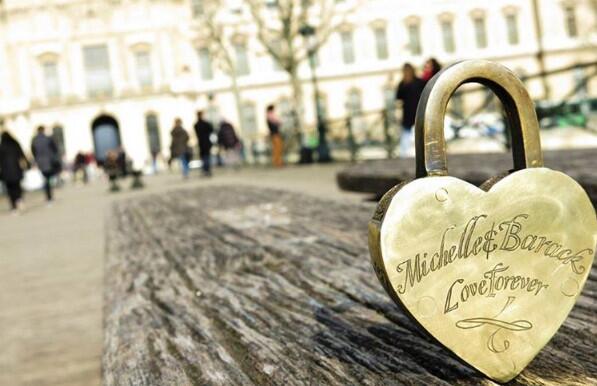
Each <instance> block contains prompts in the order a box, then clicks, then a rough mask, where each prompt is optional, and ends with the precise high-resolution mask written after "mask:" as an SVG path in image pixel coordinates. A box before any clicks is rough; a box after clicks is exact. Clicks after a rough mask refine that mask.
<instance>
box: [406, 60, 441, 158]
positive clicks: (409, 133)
mask: <svg viewBox="0 0 597 386" xmlns="http://www.w3.org/2000/svg"><path fill="white" fill-rule="evenodd" d="M440 71H441V65H440V64H439V62H438V61H437V60H436V59H434V58H430V59H428V60H427V61H426V62H425V65H424V66H423V73H422V74H421V77H418V76H417V72H416V70H415V67H414V66H413V65H412V64H410V63H405V64H404V66H403V67H402V80H401V81H400V83H399V84H398V88H397V89H396V100H398V101H401V102H402V131H401V135H400V146H399V153H398V155H399V156H400V157H406V156H409V155H411V153H412V150H413V143H414V132H413V126H414V124H415V116H416V114H417V106H418V104H419V99H421V94H422V93H423V89H424V88H425V85H426V84H427V82H428V81H429V80H431V78H433V76H435V74H437V73H438V72H440Z"/></svg>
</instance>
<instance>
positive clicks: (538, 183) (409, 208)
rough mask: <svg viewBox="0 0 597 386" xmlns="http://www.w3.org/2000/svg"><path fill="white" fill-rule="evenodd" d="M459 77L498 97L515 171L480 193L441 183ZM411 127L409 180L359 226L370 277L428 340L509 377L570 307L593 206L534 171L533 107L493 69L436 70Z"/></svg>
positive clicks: (588, 252)
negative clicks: (412, 171)
mask: <svg viewBox="0 0 597 386" xmlns="http://www.w3.org/2000/svg"><path fill="white" fill-rule="evenodd" d="M467 82H478V83H481V84H483V85H485V86H487V87H489V88H490V89H491V90H493V92H494V93H495V94H496V95H497V96H498V97H499V99H500V100H501V102H502V104H503V105H504V108H505V110H506V116H507V120H508V126H509V128H510V131H511V136H512V147H513V158H514V170H513V171H511V172H510V173H509V174H508V175H506V176H502V177H494V178H492V179H490V180H489V181H487V182H486V183H485V184H484V185H482V187H481V188H477V187H476V186H474V185H471V184H469V183H467V182H465V181H462V180H460V179H457V178H454V177H450V176H448V170H447V163H446V144H445V139H444V134H443V125H444V115H445V112H446V108H447V104H448V100H449V99H450V97H451V95H452V94H453V93H454V91H455V90H456V89H457V88H458V87H459V86H460V85H462V84H463V83H467ZM415 130H416V133H415V134H416V138H415V143H416V167H417V178H416V179H415V180H414V181H412V182H408V183H403V184H400V185H398V186H396V187H395V188H393V189H391V190H390V191H389V192H388V193H386V195H385V196H384V197H383V198H382V200H381V201H380V203H379V205H378V207H377V210H376V212H375V214H374V216H373V219H372V220H371V222H370V224H369V249H370V252H371V258H372V262H373V266H374V268H375V272H376V274H377V276H378V278H379V280H380V281H381V283H382V284H383V286H384V288H385V290H386V291H387V292H388V294H389V295H390V296H391V298H392V299H393V300H394V301H395V302H396V303H397V304H398V305H400V306H402V307H403V308H404V309H405V310H406V311H407V312H408V314H410V316H411V317H412V318H413V319H414V320H415V321H416V322H417V323H418V324H419V325H420V326H421V327H422V328H423V329H424V330H425V331H427V332H428V333H429V334H431V335H432V336H433V337H434V338H435V339H436V340H437V341H439V342H440V343H441V344H442V345H444V346H445V347H446V348H448V349H449V350H450V351H452V352H453V353H454V354H455V355H457V356H458V357H460V358H461V359H462V360H464V361H465V362H467V363H468V364H470V365H471V366H473V367H474V368H476V369H477V370H479V371H481V372H482V373H484V374H485V375H487V376H488V377H490V378H492V379H494V380H496V381H499V382H506V381H509V380H510V379H512V378H514V377H515V376H516V375H518V374H519V373H520V372H521V371H522V370H523V369H524V368H525V366H527V364H528V363H529V362H530V361H531V360H532V359H533V358H534V357H535V355H537V353H538V352H539V351H540V350H541V348H542V347H543V346H545V345H546V344H547V342H548V341H549V340H550V339H551V337H552V336H553V335H554V334H555V333H556V331H557V330H558V328H559V327H560V325H561V324H562V323H563V322H564V320H565V319H566V317H567V315H568V313H569V312H570V310H571V309H572V307H573V306H574V303H575V301H576V299H577V297H578V296H579V294H580V292H581V290H582V288H583V285H584V283H585V281H586V279H587V276H588V275H589V272H590V270H591V264H592V262H593V258H594V255H595V245H596V243H597V219H596V216H595V209H594V208H593V206H592V204H591V201H590V200H589V198H588V196H587V194H586V193H585V191H584V190H583V189H582V187H581V186H580V185H579V184H578V183H576V182H575V181H574V180H573V179H572V178H570V177H568V176H567V175H565V174H563V173H560V172H557V171H554V170H550V169H548V168H545V167H543V156H542V153H541V144H540V140H539V127H538V123H537V117H536V114H535V110H534V107H533V103H532V101H531V99H530V97H529V95H528V93H527V91H526V90H525V88H524V85H523V84H522V82H521V81H520V80H519V79H518V78H517V77H516V76H515V75H514V74H513V73H512V72H511V71H509V70H508V69H506V68H505V67H503V66H501V65H498V64H496V63H492V62H488V61H480V60H473V61H465V62H460V63H457V64H454V65H452V66H450V67H448V68H446V69H445V70H443V71H441V72H440V73H439V74H437V75H436V76H435V77H434V78H433V79H431V81H430V82H429V83H428V84H427V86H426V87H425V90H424V91H423V94H422V96H421V101H420V102H419V106H418V109H417V117H416V123H415ZM471 168H474V165H471Z"/></svg>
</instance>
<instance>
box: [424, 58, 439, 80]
mask: <svg viewBox="0 0 597 386" xmlns="http://www.w3.org/2000/svg"><path fill="white" fill-rule="evenodd" d="M441 69H442V66H441V64H439V62H438V61H437V59H435V58H429V59H427V61H426V62H425V64H424V65H423V74H421V79H422V80H423V82H425V83H427V82H429V80H430V79H431V78H433V77H434V76H435V74H437V73H438V72H440V71H441Z"/></svg>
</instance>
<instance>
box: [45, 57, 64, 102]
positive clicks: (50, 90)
mask: <svg viewBox="0 0 597 386" xmlns="http://www.w3.org/2000/svg"><path fill="white" fill-rule="evenodd" d="M42 69H43V73H44V84H45V88H46V97H47V98H48V99H55V98H58V97H59V96H60V78H59V77H58V64H57V63H56V62H55V61H49V62H44V63H43V64H42Z"/></svg>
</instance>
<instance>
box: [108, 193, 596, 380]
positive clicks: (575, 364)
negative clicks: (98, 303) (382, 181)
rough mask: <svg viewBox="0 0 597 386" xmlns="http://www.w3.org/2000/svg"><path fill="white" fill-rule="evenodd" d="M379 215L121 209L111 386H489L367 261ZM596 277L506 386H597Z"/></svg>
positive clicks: (315, 202) (302, 200) (319, 210)
mask: <svg viewBox="0 0 597 386" xmlns="http://www.w3.org/2000/svg"><path fill="white" fill-rule="evenodd" d="M373 209H374V207H373V206H372V205H371V204H358V205H352V204H351V205H348V204H342V203H337V202H332V201H323V200H319V199H316V198H312V197H305V196H300V195H297V194H292V193H286V192H281V191H271V190H259V189H255V188H248V187H237V188H222V187H219V188H207V189H199V190H187V191H178V192H174V193H169V194H167V195H161V196H149V197H147V198H144V199H141V200H138V201H128V202H122V203H119V204H116V206H115V207H114V209H113V210H112V212H111V215H110V217H109V221H108V224H107V251H106V254H107V256H106V266H105V290H104V291H105V294H104V297H105V304H104V327H105V330H104V334H105V335H104V355H103V379H104V384H106V385H176V386H180V385H205V384H213V385H251V384H255V385H295V384H296V385H308V384H311V385H454V384H463V385H478V384H486V385H491V384H493V382H491V381H489V380H487V379H486V378H484V377H483V376H482V375H480V374H478V373H476V372H475V371H473V370H471V369H470V368H469V367H467V366H465V365H463V364H461V363H460V362H459V361H458V360H456V359H454V358H453V357H451V356H450V355H449V354H448V353H447V351H446V350H445V349H443V348H442V347H440V346H439V345H438V344H437V343H435V342H434V341H432V340H431V339H430V338H428V337H427V336H426V335H424V334H423V333H421V332H420V331H419V330H418V329H417V327H416V326H415V324H414V323H413V322H411V321H410V320H409V319H408V318H407V317H406V316H405V315H404V314H403V313H402V312H401V311H400V310H399V309H398V307H396V306H395V305H394V304H393V303H392V302H391V301H390V299H389V297H388V296H387V295H386V294H385V293H384V292H383V290H382V288H381V285H380V284H379V283H378V281H377V279H376V277H375V274H374V273H373V271H372V268H371V265H370V263H369V255H368V250H367V232H366V226H367V222H368V220H369V217H370V215H371V214H372V211H373ZM596 297H597V270H596V269H593V270H592V273H591V275H590V279H589V282H588V284H587V286H586V287H585V289H584V291H583V294H582V296H581V298H580V300H579V302H578V303H577V305H576V307H575V308H574V310H573V311H572V313H571V315H570V316H569V318H568V319H567V320H566V322H565V323H564V325H563V326H562V328H561V329H560V331H559V332H558V333H557V334H556V336H555V337H554V339H553V340H552V341H551V342H550V343H549V344H548V345H547V347H546V348H545V349H544V350H543V351H542V352H541V353H540V354H539V355H538V357H537V358H536V359H535V360H534V361H533V362H532V363H531V365H530V366H529V367H528V368H527V369H526V370H525V371H524V372H523V373H522V374H521V375H520V376H519V377H518V378H516V379H515V381H513V382H512V384H518V385H539V384H549V383H552V384H567V385H586V384H591V383H593V384H594V383H595V382H597V358H596V357H595V347H596V343H597V338H596V336H597V334H596V333H597V325H596V322H597V320H596V313H595V312H596V311H595V310H596V301H595V299H596Z"/></svg>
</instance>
